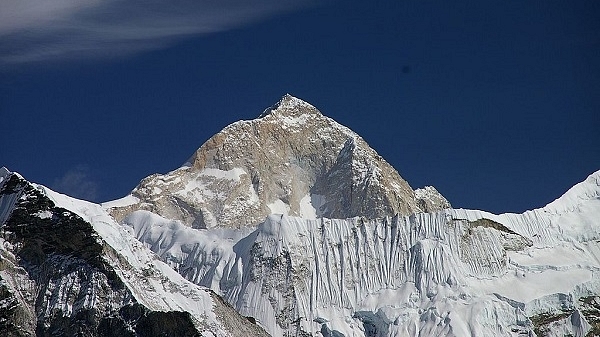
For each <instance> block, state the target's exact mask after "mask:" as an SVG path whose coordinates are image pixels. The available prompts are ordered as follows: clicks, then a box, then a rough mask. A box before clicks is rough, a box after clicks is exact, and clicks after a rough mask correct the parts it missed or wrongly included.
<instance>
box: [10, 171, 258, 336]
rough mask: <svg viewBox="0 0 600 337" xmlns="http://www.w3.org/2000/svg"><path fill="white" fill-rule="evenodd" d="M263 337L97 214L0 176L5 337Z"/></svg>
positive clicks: (19, 180) (102, 213)
mask: <svg viewBox="0 0 600 337" xmlns="http://www.w3.org/2000/svg"><path fill="white" fill-rule="evenodd" d="M34 334H35V335H52V336H70V335H85V336H165V335H173V336H174V335H178V336H247V335H266V333H264V331H263V330H262V329H260V328H259V327H257V326H255V325H253V324H251V323H250V322H249V321H247V319H245V318H243V317H241V316H239V315H238V314H237V313H236V312H235V311H234V310H232V309H231V307H230V306H228V305H226V304H225V303H223V302H222V300H221V299H220V298H218V297H217V296H216V295H215V294H214V293H211V292H210V290H208V289H207V288H205V287H202V286H199V285H196V284H194V283H192V282H189V281H187V280H185V279H184V278H183V277H182V276H181V275H179V274H177V273H176V272H175V271H173V269H171V268H170V267H169V266H168V265H166V264H165V263H163V262H162V261H160V260H159V259H158V258H157V256H156V255H155V254H154V253H153V252H151V251H150V250H149V249H147V248H146V247H144V246H143V245H142V244H141V243H140V242H139V241H137V240H136V239H135V237H133V236H132V234H131V231H130V229H129V228H128V227H125V226H122V225H119V224H118V223H116V222H115V221H114V219H113V218H112V217H110V216H109V215H108V213H107V212H106V211H104V209H103V208H102V207H101V206H100V205H98V204H93V203H89V202H86V201H82V200H77V199H74V198H70V197H68V196H66V195H62V194H59V193H56V192H54V191H52V190H50V189H48V188H46V187H44V186H41V185H36V184H32V183H29V182H27V181H26V180H25V179H23V177H21V176H20V175H19V174H16V173H11V172H9V171H8V170H7V169H5V168H4V167H2V168H0V335H2V336H31V335H34Z"/></svg>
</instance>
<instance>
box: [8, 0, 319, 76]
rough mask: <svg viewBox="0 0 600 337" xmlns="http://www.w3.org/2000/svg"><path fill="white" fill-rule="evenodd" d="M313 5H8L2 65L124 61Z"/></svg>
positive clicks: (201, 1) (291, 0) (298, 1)
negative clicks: (85, 60) (113, 58)
mask: <svg viewBox="0 0 600 337" xmlns="http://www.w3.org/2000/svg"><path fill="white" fill-rule="evenodd" d="M311 1H312V0H279V1H277V0H255V1H244V0H224V1H216V0H83V1H82V0H3V1H1V2H0V64H2V65H10V64H19V63H30V62H39V61H47V60H64V59H73V58H105V57H115V56H117V57H118V56H123V55H128V54H131V53H136V52H140V51H145V50H152V49H160V48H164V47H167V46H169V45H171V44H172V43H174V42H177V41H180V40H181V39H184V38H186V37H191V36H197V35H201V34H209V33H215V32H219V31H225V30H228V29H232V28H235V27H239V26H242V25H245V24H249V23H252V22H255V21H258V20H261V19H265V18H268V17H271V16H273V15H277V14H281V13H284V12H287V11H292V10H297V9H300V8H303V7H306V6H309V5H311Z"/></svg>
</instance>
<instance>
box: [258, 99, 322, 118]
mask: <svg viewBox="0 0 600 337" xmlns="http://www.w3.org/2000/svg"><path fill="white" fill-rule="evenodd" d="M305 114H309V115H311V114H314V115H317V116H320V115H321V112H320V111H319V110H318V109H317V108H315V107H314V106H313V105H312V104H310V103H308V102H306V101H303V100H301V99H300V98H297V97H294V96H292V95H290V94H285V95H283V97H281V99H280V100H279V102H277V103H275V104H274V105H273V106H271V107H269V108H267V109H266V110H265V111H264V112H263V113H262V114H260V116H258V118H265V117H267V116H272V117H279V118H281V117H283V116H287V117H291V116H299V115H305Z"/></svg>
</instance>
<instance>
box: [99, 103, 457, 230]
mask: <svg viewBox="0 0 600 337" xmlns="http://www.w3.org/2000/svg"><path fill="white" fill-rule="evenodd" d="M440 198H441V199H440V200H443V202H437V203H436V202H430V201H423V200H421V199H419V198H418V197H417V196H415V193H414V191H413V190H412V188H411V187H410V186H409V184H408V183H407V182H406V181H405V180H404V179H402V178H401V177H400V175H399V174H398V172H397V171H396V170H395V169H394V168H393V167H392V166H391V165H389V164H388V163H387V162H386V161H385V160H384V159H383V158H382V157H381V156H379V155H378V154H377V152H375V150H373V149H372V148H371V147H369V145H368V144H367V143H366V142H365V141H364V140H363V139H362V138H361V137H360V136H359V135H357V134H356V133H354V132H353V131H351V130H350V129H348V128H347V127H345V126H342V125H340V124H338V123H337V122H335V121H334V120H332V119H331V118H328V117H326V116H324V115H323V114H321V112H320V111H319V110H317V108H315V107H314V106H312V105H310V104H309V103H307V102H304V101H302V100H300V99H298V98H295V97H293V96H290V95H285V96H284V97H283V98H282V99H281V100H280V101H279V103H277V104H276V105H275V106H273V107H271V108H269V109H267V110H265V111H264V112H263V113H262V114H261V115H260V116H259V117H258V118H257V119H254V120H250V121H239V122H236V123H233V124H231V125H229V126H227V127H226V128H225V129H223V130H222V131H221V132H219V133H217V134H216V135H214V136H213V137H211V138H210V139H209V140H208V141H206V142H205V143H204V144H203V145H202V146H201V147H200V148H199V149H198V150H197V151H196V152H195V153H194V155H193V156H192V157H191V158H190V159H189V160H188V161H187V163H186V165H184V166H183V167H181V168H179V169H177V170H175V171H172V172H170V173H167V174H164V175H160V174H156V175H153V176H150V177H148V178H146V179H144V180H143V181H142V182H141V183H140V184H139V185H138V186H137V187H136V188H135V189H134V190H133V192H132V193H131V196H130V198H129V200H130V202H128V203H118V202H117V203H112V204H110V203H109V204H107V205H106V206H107V207H108V208H111V213H112V214H113V215H114V216H115V217H116V218H117V219H118V220H120V219H122V218H124V217H125V216H126V215H127V214H130V213H131V212H133V211H135V210H147V211H151V212H153V213H156V214H159V215H161V216H163V217H165V218H169V219H175V220H180V221H182V222H183V223H184V224H186V225H189V226H192V227H194V228H211V227H215V226H220V227H231V228H237V227H242V226H253V225H256V224H258V223H260V222H261V221H263V220H264V218H265V217H266V216H268V215H269V214H286V215H290V216H300V217H303V218H320V217H327V218H351V217H355V216H364V217H367V218H380V217H385V216H393V215H395V214H398V213H399V214H403V215H408V214H412V213H415V212H420V211H434V210H439V209H442V208H446V207H449V203H448V202H447V201H446V200H445V199H443V197H441V196H440ZM438 199H439V198H438ZM436 200H437V199H436Z"/></svg>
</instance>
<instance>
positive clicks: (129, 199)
mask: <svg viewBox="0 0 600 337" xmlns="http://www.w3.org/2000/svg"><path fill="white" fill-rule="evenodd" d="M139 202H140V199H138V198H136V197H134V196H133V195H131V194H129V195H127V196H125V197H123V198H120V199H116V200H112V201H107V202H103V203H101V204H100V205H102V208H104V209H109V208H116V207H127V206H130V205H135V204H137V203H139Z"/></svg>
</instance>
